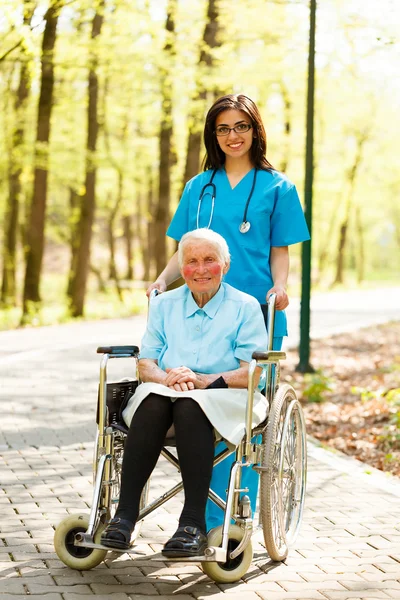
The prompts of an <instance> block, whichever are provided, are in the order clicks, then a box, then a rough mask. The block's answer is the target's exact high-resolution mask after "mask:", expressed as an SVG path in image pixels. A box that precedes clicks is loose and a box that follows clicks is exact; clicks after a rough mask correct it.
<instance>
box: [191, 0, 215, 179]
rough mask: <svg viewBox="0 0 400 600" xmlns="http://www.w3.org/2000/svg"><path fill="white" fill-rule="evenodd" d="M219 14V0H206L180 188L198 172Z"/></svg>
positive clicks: (213, 64)
mask: <svg viewBox="0 0 400 600" xmlns="http://www.w3.org/2000/svg"><path fill="white" fill-rule="evenodd" d="M219 16H220V15H219V0H208V9H207V21H206V26H205V28H204V34H203V41H202V44H201V51H200V58H199V69H198V74H197V82H196V92H195V96H194V98H193V100H192V103H191V110H190V114H189V137H188V144H187V153H186V164H185V173H184V178H183V186H182V190H183V187H184V186H185V183H186V182H187V181H189V179H191V178H192V177H194V176H195V175H197V173H198V172H199V167H200V150H201V142H202V132H203V123H204V113H205V109H206V99H207V84H206V82H207V75H209V73H210V72H211V70H212V68H213V67H214V66H215V60H214V58H213V56H212V53H211V50H212V49H213V48H216V47H217V46H219V45H220V43H219V40H218V34H219V31H220V20H219Z"/></svg>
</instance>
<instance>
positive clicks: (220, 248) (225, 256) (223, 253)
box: [178, 227, 231, 268]
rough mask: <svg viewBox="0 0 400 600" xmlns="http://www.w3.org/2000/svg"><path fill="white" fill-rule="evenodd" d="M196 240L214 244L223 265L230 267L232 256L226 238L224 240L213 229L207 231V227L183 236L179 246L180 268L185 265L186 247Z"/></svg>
mask: <svg viewBox="0 0 400 600" xmlns="http://www.w3.org/2000/svg"><path fill="white" fill-rule="evenodd" d="M195 240H200V241H205V242H209V243H210V244H212V245H213V246H214V248H215V250H216V251H217V254H218V257H219V258H220V260H221V261H222V262H223V263H225V264H226V265H229V262H230V259H231V256H230V254H229V248H228V244H227V243H226V241H225V238H223V237H222V235H220V234H219V233H217V232H216V231H213V230H212V229H207V228H206V227H201V228H200V229H194V230H193V231H188V232H187V233H185V234H184V235H183V236H182V238H181V241H180V242H179V246H178V265H179V268H181V266H182V264H183V252H184V249H185V246H186V245H187V244H189V243H190V242H192V241H195Z"/></svg>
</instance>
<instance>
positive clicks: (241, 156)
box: [147, 94, 310, 529]
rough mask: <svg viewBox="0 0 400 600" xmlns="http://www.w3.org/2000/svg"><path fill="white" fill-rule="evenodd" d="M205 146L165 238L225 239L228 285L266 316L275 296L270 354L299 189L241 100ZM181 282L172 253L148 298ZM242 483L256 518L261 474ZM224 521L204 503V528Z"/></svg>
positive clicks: (221, 112)
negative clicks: (197, 234)
mask: <svg viewBox="0 0 400 600" xmlns="http://www.w3.org/2000/svg"><path fill="white" fill-rule="evenodd" d="M204 144H205V148H206V156H205V159H204V171H203V172H202V173H200V174H199V175H196V177H193V179H191V180H190V181H188V182H187V184H186V186H185V189H184V191H183V194H182V198H181V200H180V203H179V205H178V208H177V210H176V212H175V215H174V217H173V218H172V221H171V223H170V226H169V228H168V230H167V235H168V236H169V237H171V238H173V239H174V240H176V241H179V240H180V239H181V237H182V236H183V235H184V234H185V233H186V232H188V231H191V230H193V229H196V228H200V227H207V228H210V229H212V230H214V231H216V232H217V233H219V234H220V235H222V236H223V237H224V238H225V240H226V241H227V243H228V246H229V249H230V252H231V268H230V270H229V271H228V273H227V274H226V275H225V281H226V283H229V284H230V285H232V286H233V287H235V288H237V289H239V290H241V291H243V292H246V293H247V294H251V295H252V296H254V297H255V298H257V300H258V301H259V302H260V304H261V307H262V308H263V309H264V310H265V308H264V307H265V304H266V301H267V299H268V297H269V296H270V294H272V293H275V294H276V304H275V306H276V309H277V313H276V318H275V334H274V340H273V348H274V349H275V350H279V349H280V348H281V345H282V340H283V336H286V335H287V326H286V316H285V313H284V309H285V308H286V307H287V306H288V304H289V298H288V295H287V292H286V285H287V278H288V274H289V249H288V246H290V245H292V244H296V243H299V242H304V241H306V240H308V239H309V237H310V236H309V232H308V229H307V225H306V222H305V218H304V214H303V210H302V207H301V204H300V200H299V197H298V194H297V191H296V188H295V186H294V185H293V183H292V182H291V181H290V180H289V179H288V178H287V177H286V176H285V175H284V174H282V173H280V172H278V171H277V170H276V169H274V168H273V166H272V165H271V164H270V163H269V161H268V160H267V158H266V150H267V139H266V133H265V129H264V125H263V122H262V119H261V115H260V113H259V110H258V108H257V106H256V105H255V103H254V102H253V101H252V100H251V99H250V98H248V97H247V96H244V95H243V94H238V95H233V94H229V95H227V96H223V97H222V98H219V99H218V100H217V101H216V102H215V103H214V104H213V105H212V106H211V108H210V110H209V111H208V113H207V116H206V121H205V127H204ZM179 276H180V272H179V266H178V257H177V253H175V254H174V255H173V256H172V258H171V259H170V260H169V262H168V264H167V266H166V267H165V269H164V270H163V272H162V273H160V275H159V276H158V277H157V280H156V281H155V282H154V283H153V284H152V285H151V286H150V287H149V288H148V290H147V294H150V292H151V290H152V289H155V288H156V289H158V290H160V291H165V290H166V289H167V286H168V285H170V284H171V283H172V282H173V281H175V280H176V279H178V277H179ZM264 314H265V315H266V312H264ZM221 448H222V446H219V447H218V448H217V450H216V451H217V452H219V451H220V450H221ZM233 461H234V455H232V456H230V457H228V458H226V459H225V460H224V461H223V462H222V463H220V464H219V465H217V466H216V467H215V468H214V470H213V475H212V480H211V488H212V489H213V490H214V491H215V492H216V493H217V494H218V495H219V496H220V497H222V498H223V499H225V497H226V493H225V491H226V488H227V483H228V479H229V472H230V467H231V464H232V462H233ZM243 478H244V479H242V483H243V484H244V485H245V486H248V487H249V489H250V492H251V493H250V499H251V505H252V510H253V513H254V511H255V507H256V500H257V487H258V475H257V473H256V472H255V471H253V470H252V469H244V471H243ZM222 520H223V512H222V511H221V509H219V508H218V507H217V506H216V505H215V504H214V503H212V502H211V501H209V502H208V505H207V528H208V529H211V528H213V527H217V526H218V525H221V524H222Z"/></svg>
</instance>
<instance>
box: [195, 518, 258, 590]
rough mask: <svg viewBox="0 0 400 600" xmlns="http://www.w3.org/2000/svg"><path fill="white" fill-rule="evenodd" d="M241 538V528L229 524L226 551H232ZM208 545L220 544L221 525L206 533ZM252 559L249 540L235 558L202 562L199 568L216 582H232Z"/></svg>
mask: <svg viewBox="0 0 400 600" xmlns="http://www.w3.org/2000/svg"><path fill="white" fill-rule="evenodd" d="M242 538H243V529H242V528H241V527H239V525H230V527H229V541H228V553H229V552H232V551H233V550H234V549H235V548H237V547H238V545H239V542H240V541H241V540H242ZM208 545H209V546H217V547H219V546H221V545H222V525H221V526H220V527H216V528H215V529H211V531H210V532H209V533H208ZM252 559H253V548H252V546H251V541H249V543H248V545H247V546H246V548H245V549H244V551H243V552H242V553H241V554H239V556H237V557H236V558H233V559H230V558H228V560H227V561H226V562H225V563H219V562H202V563H201V568H202V569H203V571H204V573H205V574H206V575H208V577H210V579H213V580H214V581H215V582H216V583H233V582H235V581H239V579H241V578H242V577H243V575H244V574H245V573H247V571H248V568H249V567H250V565H251V561H252Z"/></svg>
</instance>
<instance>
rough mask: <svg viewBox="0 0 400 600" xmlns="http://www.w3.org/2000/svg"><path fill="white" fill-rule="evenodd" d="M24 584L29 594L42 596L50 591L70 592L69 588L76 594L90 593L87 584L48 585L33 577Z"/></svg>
mask: <svg viewBox="0 0 400 600" xmlns="http://www.w3.org/2000/svg"><path fill="white" fill-rule="evenodd" d="M25 585H26V587H27V588H28V590H29V594H38V595H39V594H41V595H42V596H45V597H46V596H47V594H49V593H50V592H55V591H57V592H58V593H59V594H64V593H65V592H70V591H71V589H72V590H73V591H74V592H75V593H76V594H84V595H89V594H90V595H91V594H92V590H91V589H90V587H89V586H88V585H74V586H73V587H68V586H58V585H57V586H56V585H55V584H54V585H53V586H49V585H40V584H36V583H35V580H34V579H29V580H27V581H26V583H25ZM0 598H1V596H0ZM46 600H47V598H46Z"/></svg>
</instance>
